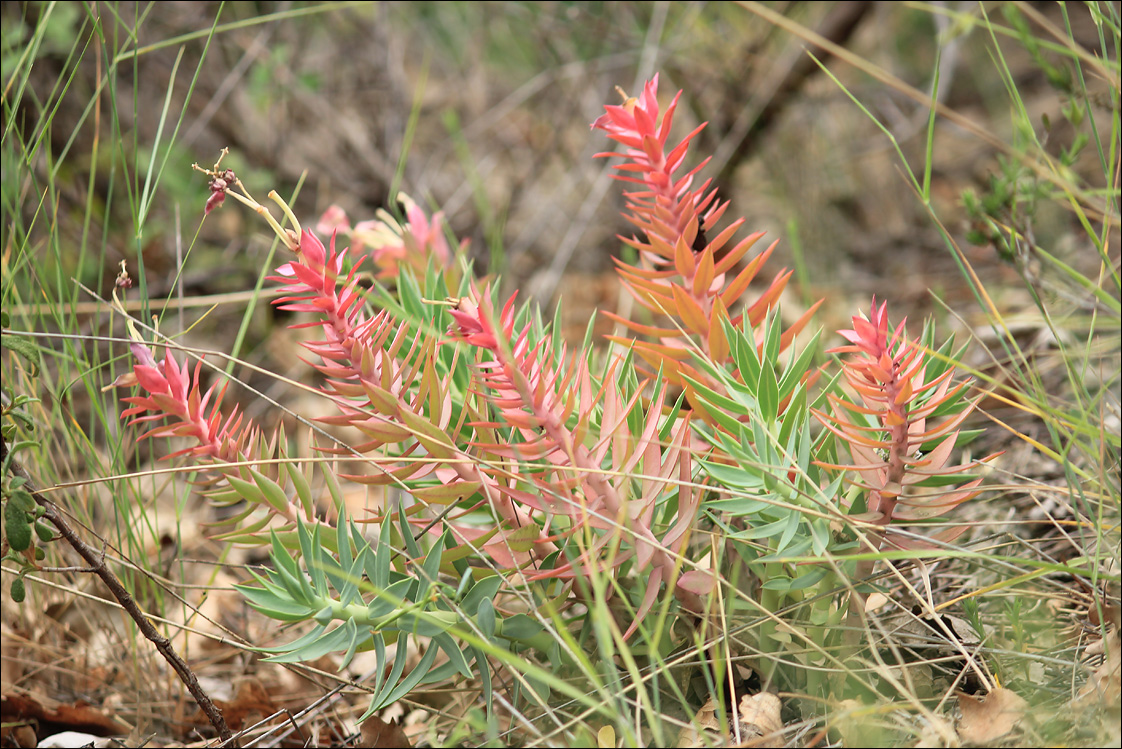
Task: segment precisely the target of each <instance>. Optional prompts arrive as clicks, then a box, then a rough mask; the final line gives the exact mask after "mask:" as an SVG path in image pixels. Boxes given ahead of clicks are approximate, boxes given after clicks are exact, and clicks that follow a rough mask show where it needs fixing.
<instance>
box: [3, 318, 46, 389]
mask: <svg viewBox="0 0 1122 749" xmlns="http://www.w3.org/2000/svg"><path fill="white" fill-rule="evenodd" d="M4 327H8V324H7V323H4ZM4 348H7V349H10V350H11V351H14V352H15V353H16V354H19V356H21V357H22V358H23V359H25V360H26V361H27V363H28V364H30V365H31V376H32V377H38V376H39V366H40V364H41V363H42V359H41V358H40V356H39V348H38V347H37V346H36V345H35V344H34V343H33V342H32V341H30V340H26V339H24V338H23V337H21V336H15V335H12V334H10V333H9V334H6V335H5V336H4Z"/></svg>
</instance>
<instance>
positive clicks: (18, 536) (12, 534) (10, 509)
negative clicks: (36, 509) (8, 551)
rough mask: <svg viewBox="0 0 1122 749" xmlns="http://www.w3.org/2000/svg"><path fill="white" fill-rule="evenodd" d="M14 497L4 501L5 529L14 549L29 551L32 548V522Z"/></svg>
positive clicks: (9, 542)
mask: <svg viewBox="0 0 1122 749" xmlns="http://www.w3.org/2000/svg"><path fill="white" fill-rule="evenodd" d="M24 493H25V494H26V492H24ZM14 499H15V497H14V496H13V497H12V498H11V499H9V500H8V501H7V502H5V503H4V531H5V534H6V535H7V537H8V544H9V545H10V546H11V547H12V551H27V550H28V549H30V548H31V523H30V522H29V521H28V517H27V513H26V512H24V511H23V510H22V509H20V507H19V505H18V504H17V503H16V502H15V501H13V500H14Z"/></svg>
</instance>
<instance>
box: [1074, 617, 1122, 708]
mask: <svg viewBox="0 0 1122 749" xmlns="http://www.w3.org/2000/svg"><path fill="white" fill-rule="evenodd" d="M1105 613H1106V617H1107V621H1109V622H1110V625H1109V629H1108V630H1107V633H1106V637H1104V638H1102V639H1101V640H1099V641H1098V642H1093V643H1091V644H1090V645H1088V646H1087V650H1086V651H1084V655H1086V656H1094V655H1102V656H1103V661H1102V663H1101V664H1100V665H1099V667H1098V668H1096V669H1095V670H1094V671H1093V672H1092V673H1091V678H1089V679H1087V683H1086V684H1084V685H1083V688H1082V689H1080V690H1079V694H1078V695H1077V696H1076V697H1075V699H1074V700H1072V706H1073V707H1076V708H1086V707H1090V706H1092V705H1101V706H1108V705H1109V706H1115V705H1117V704H1118V703H1119V701H1122V637H1120V634H1119V621H1118V620H1119V618H1120V617H1119V609H1118V607H1117V606H1111V607H1106V612H1105Z"/></svg>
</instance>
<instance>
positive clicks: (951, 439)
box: [814, 299, 996, 548]
mask: <svg viewBox="0 0 1122 749" xmlns="http://www.w3.org/2000/svg"><path fill="white" fill-rule="evenodd" d="M904 324H905V321H904V320H902V321H900V324H899V325H897V326H896V328H895V329H891V328H890V327H889V324H888V313H887V304H885V303H882V304H881V305H880V306H879V307H878V306H877V303H876V299H874V300H873V304H872V308H871V310H870V314H869V317H868V318H865V317H864V316H859V315H857V316H854V317H853V328H852V329H850V330H841V331H838V332H839V334H840V335H841V336H842V337H844V338H845V339H846V340H847V341H849V345H846V346H839V347H837V348H834V349H831V350H830V351H829V352H828V353H838V354H853V355H854V356H851V357H850V358H848V359H846V360H845V361H844V363H843V365H842V371H843V373H844V375H845V379H846V381H847V382H848V383H849V386H850V387H851V388H852V389H853V391H854V392H855V393H856V394H857V395H858V396H859V397H860V399H861V403H852V402H850V401H848V400H845V399H843V398H839V397H838V396H836V395H834V394H829V395H828V398H829V400H830V403H831V405H832V409H831V411H832V413H826V412H823V411H820V410H817V409H816V410H814V415H815V416H816V417H817V418H818V420H819V421H821V422H822V424H823V425H824V426H825V427H826V428H827V429H829V430H830V431H831V432H833V433H834V434H835V435H837V436H838V437H840V438H841V440H842V441H843V444H844V445H845V446H846V447H847V449H848V450H849V453H850V455H851V456H852V458H853V462H852V463H850V464H847V465H831V464H824V463H820V465H824V466H825V467H827V468H832V469H835V470H839V471H845V472H847V473H848V474H849V475H851V476H856V477H857V478H856V483H857V484H858V485H859V486H860V487H861V488H863V489H864V490H865V496H866V498H867V499H866V503H867V507H866V509H867V510H868V512H869V513H870V515H869V520H870V521H871V522H873V523H876V524H878V525H882V526H887V525H888V524H889V523H892V522H908V521H915V520H926V519H928V518H933V517H938V516H939V515H942V514H944V513H946V512H949V511H950V510H952V509H954V508H955V507H957V506H958V505H960V504H962V503H963V502H965V501H967V500H968V499H971V498H972V497H975V496H977V495H978V493H979V492H980V491H981V490H980V489H978V488H977V487H978V486H979V485H980V484H981V482H982V480H981V479H980V478H979V479H974V480H971V481H969V482H967V483H965V484H963V485H962V486H959V487H946V486H940V487H930V488H924V487H917V485H918V484H920V483H922V482H924V481H927V480H929V479H931V478H932V477H941V476H949V475H953V474H957V473H965V472H969V471H971V470H975V469H977V468H978V466H979V465H980V464H981V463H983V462H985V461H988V460H990V459H992V458H994V457H996V456H995V455H991V456H988V457H986V458H983V459H982V460H980V461H977V460H976V461H971V462H969V463H966V464H964V465H959V466H951V465H950V464H949V462H950V459H951V454H952V452H953V450H954V447H955V444H956V443H957V442H958V438H959V427H960V426H961V425H962V422H963V421H964V420H965V419H966V417H967V416H969V415H970V413H971V411H973V410H974V407H975V402H974V401H965V402H964V403H962V404H961V407H960V408H958V409H957V410H956V411H955V412H954V413H953V414H951V415H948V416H947V418H945V419H944V420H943V421H942V422H941V423H939V424H937V425H935V426H930V425H929V424H928V419H929V418H930V417H931V416H932V415H933V414H935V413H936V412H937V411H939V410H940V409H941V408H943V407H944V406H945V405H947V404H951V403H954V402H955V401H960V400H963V395H964V391H965V388H966V384H965V383H961V382H960V383H957V384H955V383H954V382H953V380H952V377H953V375H954V369H953V368H951V367H947V368H946V369H945V370H944V371H943V372H942V373H941V374H940V375H938V376H937V377H933V378H931V379H928V377H927V369H928V365H929V361H928V356H929V354H928V352H927V351H926V350H925V349H924V347H923V346H922V345H921V344H919V343H918V342H917V341H914V340H911V339H909V338H908V336H907V334H906V332H905V330H904ZM932 444H933V446H932V447H930V449H929V450H928V452H926V453H921V452H920V448H921V447H922V446H924V445H929V446H930V445H932ZM963 530H964V528H962V527H959V528H954V529H949V530H948V531H946V532H944V533H943V534H942V535H941V536H937V538H939V539H940V540H943V541H949V540H951V539H952V538H953V537H954V536H957V535H958V534H960V533H961V532H962V531H963ZM892 543H893V544H894V545H896V546H899V547H901V548H909V547H911V548H915V547H918V546H922V545H923V544H922V542H920V541H917V540H915V539H912V538H908V537H903V536H895V535H894V536H893V538H892Z"/></svg>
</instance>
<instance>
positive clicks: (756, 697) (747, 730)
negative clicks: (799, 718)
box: [739, 692, 785, 747]
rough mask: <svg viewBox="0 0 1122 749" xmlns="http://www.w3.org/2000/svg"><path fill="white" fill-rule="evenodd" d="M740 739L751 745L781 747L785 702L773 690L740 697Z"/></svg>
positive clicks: (782, 743) (782, 742)
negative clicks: (782, 715) (782, 713)
mask: <svg viewBox="0 0 1122 749" xmlns="http://www.w3.org/2000/svg"><path fill="white" fill-rule="evenodd" d="M739 707H740V740H741V741H742V742H745V743H747V744H748V745H749V746H758V747H781V746H783V745H784V743H785V742H784V741H783V718H782V717H781V716H780V712H781V711H782V709H783V704H782V703H781V702H780V701H779V698H778V697H777V696H775V695H774V694H772V693H771V692H760V693H759V694H746V695H744V697H742V698H741V699H740V706H739Z"/></svg>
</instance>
